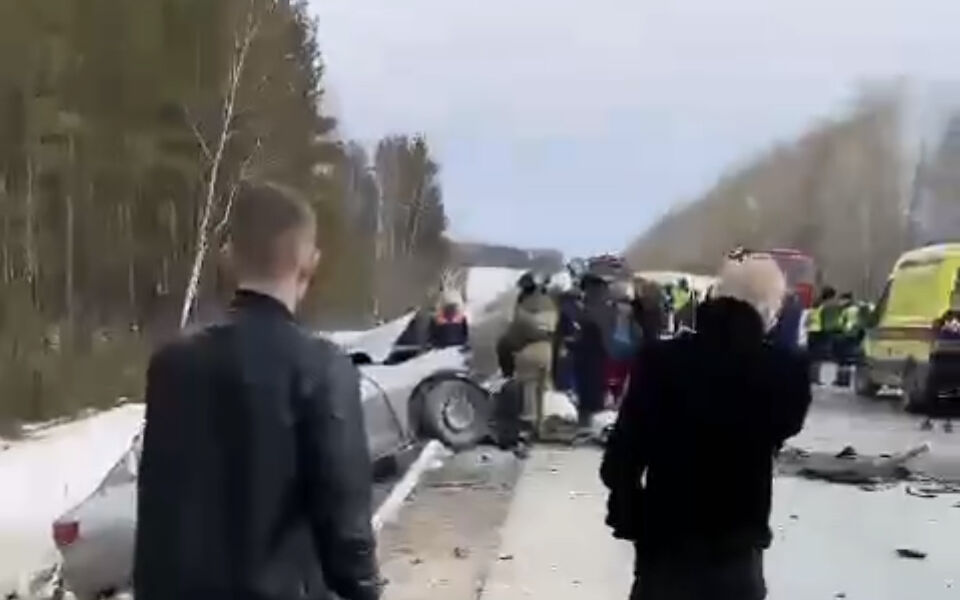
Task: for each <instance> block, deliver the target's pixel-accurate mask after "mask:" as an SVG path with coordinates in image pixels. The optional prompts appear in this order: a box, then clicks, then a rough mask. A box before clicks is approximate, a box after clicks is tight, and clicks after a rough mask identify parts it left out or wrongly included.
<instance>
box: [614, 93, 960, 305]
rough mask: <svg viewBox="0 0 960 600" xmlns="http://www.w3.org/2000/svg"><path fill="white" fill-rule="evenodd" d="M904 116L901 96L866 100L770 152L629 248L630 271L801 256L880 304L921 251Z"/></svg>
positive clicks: (826, 276) (828, 278)
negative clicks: (764, 253)
mask: <svg viewBox="0 0 960 600" xmlns="http://www.w3.org/2000/svg"><path fill="white" fill-rule="evenodd" d="M904 115H905V106H904V100H903V96H902V95H901V94H900V93H899V91H898V90H897V89H895V88H893V87H888V86H878V87H876V88H875V89H870V90H866V91H864V92H863V94H862V95H861V97H860V98H859V100H858V101H857V102H856V104H855V106H854V107H853V108H852V110H850V111H849V113H848V114H846V115H845V116H843V117H841V118H837V119H833V120H829V121H826V122H823V123H820V124H818V125H817V126H815V127H813V128H811V129H810V130H809V131H807V132H806V133H804V134H803V135H801V136H800V137H799V138H797V139H796V140H794V141H792V142H789V143H785V144H781V145H778V146H776V147H774V148H772V149H770V150H769V151H767V152H765V153H764V154H762V155H761V156H759V157H757V158H756V159H755V160H753V161H751V162H750V163H748V164H747V165H745V166H744V167H742V168H739V169H736V170H734V171H732V172H730V173H728V174H726V175H724V176H723V177H721V178H720V180H719V181H718V182H717V183H716V184H715V185H714V186H713V187H712V188H711V189H710V190H708V191H707V192H706V193H705V194H703V195H702V196H701V197H699V198H698V199H696V201H694V202H692V203H689V204H687V205H685V206H683V207H681V208H679V209H677V210H675V211H673V212H671V213H669V214H667V215H666V216H664V217H663V218H662V219H660V220H659V222H657V223H656V224H655V225H654V226H653V227H651V228H650V229H649V230H648V231H647V232H646V233H644V234H643V235H642V236H640V237H639V238H638V239H637V241H636V242H635V243H634V244H633V245H632V246H631V247H630V248H629V250H628V256H629V259H630V261H631V262H632V263H633V264H634V265H635V266H637V267H644V268H654V267H655V268H667V267H669V268H679V269H682V270H686V271H693V272H700V273H708V274H709V273H714V272H715V271H716V269H717V267H718V266H719V264H720V261H721V259H722V257H723V256H724V254H725V253H726V252H728V251H729V250H730V249H731V248H734V247H736V246H738V245H743V246H746V247H750V248H795V249H799V250H803V251H805V252H808V253H810V254H811V255H813V257H814V258H815V259H816V261H817V263H818V266H819V267H820V271H821V273H820V278H821V283H822V284H829V285H832V286H834V287H835V288H837V289H839V290H841V291H851V292H853V293H855V294H856V295H858V296H859V297H866V298H875V297H876V295H878V294H879V292H880V290H881V289H882V287H883V285H884V282H885V281H886V278H887V275H888V274H889V270H890V268H891V267H892V265H893V263H894V261H895V260H896V259H897V257H898V256H899V255H900V254H901V253H902V252H903V251H904V250H905V249H907V248H909V247H912V246H914V245H916V244H918V243H922V240H920V239H918V236H917V234H916V232H915V229H916V228H915V227H913V226H912V224H911V223H912V217H911V206H912V197H913V196H914V194H915V192H916V189H915V187H916V181H915V176H916V168H915V165H916V159H915V158H914V157H912V156H911V155H910V153H909V151H908V148H909V145H908V144H907V143H906V139H905V124H904V119H905V117H904ZM931 162H936V161H931ZM950 201H951V202H952V203H953V204H954V205H956V203H957V202H958V201H960V197H953V198H952V199H951V200H950ZM958 234H960V231H956V232H954V235H958Z"/></svg>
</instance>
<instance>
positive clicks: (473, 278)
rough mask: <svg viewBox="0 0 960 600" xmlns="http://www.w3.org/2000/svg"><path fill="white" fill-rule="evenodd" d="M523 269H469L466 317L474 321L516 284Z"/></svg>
mask: <svg viewBox="0 0 960 600" xmlns="http://www.w3.org/2000/svg"><path fill="white" fill-rule="evenodd" d="M523 273H524V271H523V269H508V268H505V267H471V268H470V270H469V272H468V273H467V310H468V311H469V314H468V315H467V316H468V317H469V318H470V319H472V320H475V319H477V318H478V317H479V316H480V315H482V314H484V313H485V312H486V311H487V307H488V306H489V305H490V304H492V303H493V302H494V301H496V300H497V299H499V298H500V296H502V295H503V294H504V292H508V291H510V290H512V289H513V288H514V286H515V285H516V284H517V280H518V279H520V276H521V275H523Z"/></svg>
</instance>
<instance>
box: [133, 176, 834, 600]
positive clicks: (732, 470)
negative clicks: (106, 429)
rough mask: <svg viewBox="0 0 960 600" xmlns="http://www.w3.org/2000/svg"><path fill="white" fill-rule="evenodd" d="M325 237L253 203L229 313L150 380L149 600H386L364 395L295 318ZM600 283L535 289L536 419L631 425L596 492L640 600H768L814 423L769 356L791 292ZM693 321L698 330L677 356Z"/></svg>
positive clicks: (294, 205) (531, 402)
mask: <svg viewBox="0 0 960 600" xmlns="http://www.w3.org/2000/svg"><path fill="white" fill-rule="evenodd" d="M315 219H316V217H315V215H314V214H313V213H312V211H311V209H310V208H309V205H308V204H306V203H305V202H303V201H302V200H300V199H299V198H296V197H295V196H293V195H292V194H291V192H289V191H287V190H284V189H281V188H277V187H273V186H269V185H254V184H245V185H244V186H243V187H242V188H241V189H240V190H239V191H238V194H237V196H236V199H235V201H234V205H233V215H232V223H231V241H230V248H229V251H230V254H231V262H232V265H233V267H234V268H235V269H236V272H237V278H238V282H239V284H238V291H237V293H236V296H235V299H234V301H233V305H232V310H231V311H230V313H229V315H228V316H227V317H226V318H225V320H223V321H222V322H218V323H216V324H212V325H210V326H208V327H206V328H203V329H201V330H199V331H195V332H193V333H191V334H189V335H187V336H184V337H183V338H181V339H178V340H176V341H174V342H173V343H171V344H169V345H167V346H165V347H163V348H161V349H160V350H158V351H157V352H156V353H155V354H154V356H153V357H152V359H151V362H150V366H149V370H148V373H147V388H146V406H147V408H146V425H145V430H144V436H143V449H142V458H141V462H140V466H139V476H138V486H139V489H138V503H137V529H136V551H135V560H134V588H135V590H134V591H135V595H136V597H137V598H138V599H139V600H152V599H157V600H169V599H171V598H176V599H178V600H201V599H202V600H211V599H214V600H215V599H221V600H236V599H244V600H294V599H299V600H334V599H342V600H376V599H377V598H379V597H380V596H381V592H382V587H383V580H382V578H381V577H380V575H379V568H378V565H377V559H376V543H375V537H374V533H373V530H372V525H371V505H372V498H371V496H372V489H371V488H372V486H371V482H372V466H371V459H370V454H369V450H368V448H367V445H366V435H365V434H364V430H363V428H364V424H363V412H362V406H361V400H360V389H359V375H358V373H357V369H356V367H355V366H354V365H353V364H352V363H351V361H350V359H349V358H347V357H346V356H344V355H343V354H342V353H341V352H340V351H339V350H338V349H337V348H336V347H335V346H334V345H333V344H332V343H330V342H328V341H325V340H323V339H320V338H318V337H316V336H314V335H312V333H311V332H309V331H307V330H305V329H303V328H301V327H300V326H298V325H297V323H296V321H295V318H294V313H295V311H296V309H297V306H298V305H299V303H300V302H301V301H302V299H303V297H304V295H305V293H306V290H307V287H308V284H309V281H310V279H311V277H312V275H313V272H314V271H315V269H316V267H317V262H318V260H319V253H318V251H317V250H316V240H315V236H316V223H315ZM594 266H595V267H597V268H596V269H592V268H591V269H587V270H586V271H584V272H573V271H572V272H570V273H568V274H567V276H564V277H558V278H554V279H553V280H552V281H550V280H547V279H545V278H540V277H537V276H535V275H534V274H530V275H529V276H526V277H524V278H522V280H521V281H520V284H519V287H520V289H519V293H518V299H517V304H516V311H515V312H516V314H515V317H514V319H513V321H512V323H511V324H510V326H509V328H508V330H507V331H506V332H505V334H504V336H503V338H502V339H501V341H500V344H499V348H498V350H499V355H500V362H501V363H502V367H503V370H504V372H505V373H508V374H511V375H512V376H513V377H514V379H515V380H516V381H517V382H518V383H519V385H520V388H521V393H520V394H519V396H520V400H521V403H520V405H521V408H522V414H523V418H524V419H525V420H526V421H527V422H528V423H529V424H530V430H531V432H532V434H533V435H534V436H536V435H537V434H538V433H540V432H539V431H538V429H539V426H540V424H541V421H542V418H543V404H542V400H543V398H544V396H545V394H546V392H547V391H548V390H551V389H554V388H556V389H562V390H571V391H572V393H573V394H574V395H575V396H576V397H577V399H578V408H579V414H580V423H581V425H583V424H586V423H587V422H588V421H589V418H590V417H591V416H592V415H593V414H594V413H595V412H596V411H599V410H601V409H602V408H604V407H605V406H610V407H612V408H618V409H619V412H618V417H617V420H616V425H615V427H614V429H613V432H612V435H611V437H610V438H609V440H608V444H607V448H606V451H605V455H604V458H603V464H602V468H601V472H600V476H601V478H602V480H603V482H604V483H605V484H606V485H607V487H608V488H609V489H610V496H609V502H608V516H607V524H608V525H609V526H610V527H611V528H612V530H613V533H614V535H615V536H616V537H618V538H621V539H625V540H629V541H631V542H633V543H634V544H635V547H636V566H635V571H636V578H635V579H636V581H635V584H634V589H633V590H632V592H631V596H630V597H631V598H632V599H634V600H701V599H708V598H710V599H712V598H723V599H725V600H761V599H762V598H764V597H765V596H766V589H765V585H764V579H763V552H764V550H765V549H766V548H767V546H769V544H770V542H771V539H772V536H771V533H770V529H769V525H768V520H769V513H770V503H771V488H772V473H773V460H774V456H775V455H776V453H777V452H778V451H779V449H780V448H781V446H782V444H783V443H784V441H785V440H786V439H788V438H789V437H791V436H792V435H794V434H796V433H797V432H798V431H799V430H800V429H801V427H802V425H803V422H804V419H805V415H806V411H807V408H808V406H809V404H810V381H809V375H810V370H809V368H808V364H807V360H806V358H805V355H804V354H803V353H802V352H798V351H797V349H796V348H793V347H789V346H784V345H780V344H776V343H771V339H770V335H771V332H772V331H773V330H774V329H775V326H776V324H777V322H778V320H779V319H780V316H781V315H782V314H783V312H784V298H785V297H786V296H787V290H786V286H785V281H784V277H783V274H782V273H781V272H780V270H779V268H778V267H777V265H776V264H775V263H774V262H773V261H772V260H770V259H764V258H761V257H750V256H745V257H735V258H732V259H730V260H728V261H727V263H726V264H725V265H724V267H723V269H722V271H721V273H720V277H719V281H718V283H717V284H716V285H715V287H714V288H713V289H712V291H711V292H710V294H709V295H708V296H707V297H706V298H703V299H702V301H700V302H695V300H694V295H693V294H692V293H690V294H689V295H687V293H688V292H689V290H688V289H685V288H684V287H683V286H679V285H678V289H679V293H674V292H669V293H664V292H663V290H662V289H661V288H659V286H656V285H654V284H652V283H651V282H646V281H634V280H633V279H632V278H630V277H620V276H617V274H616V273H609V272H604V270H603V269H602V268H600V267H602V266H603V265H602V264H600V265H594ZM614 271H617V269H614ZM685 297H686V301H684V298H685ZM665 298H667V299H668V300H669V301H667V300H665ZM456 304H457V303H456V302H447V301H444V302H442V303H441V305H440V307H439V309H438V311H437V313H436V314H435V315H434V316H433V318H432V320H430V321H429V322H427V323H426V325H427V328H428V329H429V330H430V331H431V333H430V334H429V335H430V337H431V339H432V340H433V342H432V343H434V344H436V345H438V346H443V345H451V344H456V343H460V342H464V339H463V338H464V336H465V335H466V333H465V332H466V331H467V329H466V323H465V321H464V319H463V315H462V314H460V313H458V311H457V310H456V308H457V306H456ZM824 306H825V305H824ZM684 310H686V312H688V313H690V316H689V319H691V324H693V323H695V327H690V328H683V327H681V328H680V329H679V331H678V332H676V333H677V334H676V335H673V336H663V335H662V334H663V333H664V331H665V329H668V326H667V325H666V323H668V322H669V321H670V320H671V319H670V318H669V317H670V315H671V313H673V315H674V316H676V315H679V314H680V313H682V312H684ZM825 312H829V311H825ZM828 316H829V315H828V314H824V315H822V317H823V318H824V319H826V318H827V317H828ZM831 318H832V317H831ZM679 321H680V322H681V323H682V322H683V321H684V317H680V318H679Z"/></svg>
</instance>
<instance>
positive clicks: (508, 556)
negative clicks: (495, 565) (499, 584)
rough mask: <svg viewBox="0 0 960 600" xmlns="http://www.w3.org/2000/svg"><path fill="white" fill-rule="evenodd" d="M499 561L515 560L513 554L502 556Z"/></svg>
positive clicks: (498, 558)
mask: <svg viewBox="0 0 960 600" xmlns="http://www.w3.org/2000/svg"><path fill="white" fill-rule="evenodd" d="M497 560H513V555H512V554H501V555H500V556H498V557H497Z"/></svg>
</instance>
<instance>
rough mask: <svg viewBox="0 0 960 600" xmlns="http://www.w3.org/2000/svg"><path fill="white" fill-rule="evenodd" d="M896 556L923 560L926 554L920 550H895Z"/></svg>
mask: <svg viewBox="0 0 960 600" xmlns="http://www.w3.org/2000/svg"><path fill="white" fill-rule="evenodd" d="M897 556H899V557H900V558H911V559H914V560H923V559H925V558H926V557H927V553H926V552H922V551H920V550H914V549H913V548H897Z"/></svg>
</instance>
